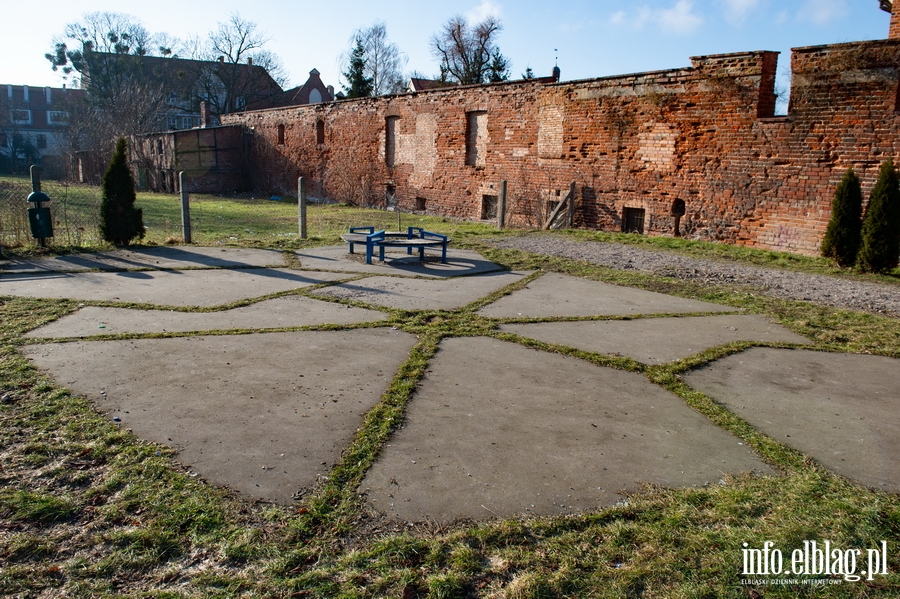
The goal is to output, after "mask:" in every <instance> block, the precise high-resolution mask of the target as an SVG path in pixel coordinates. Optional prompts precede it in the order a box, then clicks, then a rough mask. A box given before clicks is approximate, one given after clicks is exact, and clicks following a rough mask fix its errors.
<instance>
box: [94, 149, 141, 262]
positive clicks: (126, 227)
mask: <svg viewBox="0 0 900 599" xmlns="http://www.w3.org/2000/svg"><path fill="white" fill-rule="evenodd" d="M126 148H127V145H126V142H125V138H124V137H120V138H119V140H118V141H117V142H116V151H115V153H114V154H113V158H112V160H111V161H110V163H109V168H107V169H106V174H104V175H103V199H102V201H101V203H100V234H101V235H103V239H105V240H106V241H109V242H110V243H114V244H116V245H128V244H129V243H131V240H132V239H134V238H135V237H137V238H139V239H143V238H144V233H145V232H146V231H145V229H144V219H143V211H142V210H141V209H140V208H136V207H135V205H134V200H135V199H136V196H135V193H134V179H133V178H132V176H131V169H129V168H128V160H127V158H126V154H125V150H126Z"/></svg>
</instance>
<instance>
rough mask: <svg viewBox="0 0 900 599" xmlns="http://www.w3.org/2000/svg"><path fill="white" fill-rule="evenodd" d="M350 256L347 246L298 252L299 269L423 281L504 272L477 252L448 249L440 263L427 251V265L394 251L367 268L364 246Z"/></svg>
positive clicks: (402, 252) (438, 258)
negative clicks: (410, 278)
mask: <svg viewBox="0 0 900 599" xmlns="http://www.w3.org/2000/svg"><path fill="white" fill-rule="evenodd" d="M354 251H355V253H354V254H350V253H349V251H348V247H347V245H346V244H344V245H342V246H332V247H322V248H313V249H309V250H297V251H296V252H294V253H295V254H297V258H298V259H299V260H300V267H301V268H304V269H311V270H333V271H341V272H353V273H364V274H378V275H383V274H392V275H404V276H423V277H440V278H446V277H459V276H463V275H474V274H480V273H485V272H493V271H497V270H501V269H502V267H501V266H499V265H497V264H494V263H493V262H490V261H488V260H485V259H484V258H483V257H482V256H481V254H479V253H478V252H473V251H471V250H460V249H456V248H447V262H446V264H444V263H441V261H440V254H439V253H437V254H436V253H435V251H434V250H430V251H429V250H426V252H425V261H424V262H421V261H419V257H418V255H412V256H409V255H407V254H406V252H405V251H404V250H397V249H395V248H391V249H390V251H387V252H385V261H384V262H380V261H379V260H378V258H377V254H376V257H375V258H374V259H373V260H372V264H366V248H365V246H362V247H360V246H357V247H356V249H355V250H354Z"/></svg>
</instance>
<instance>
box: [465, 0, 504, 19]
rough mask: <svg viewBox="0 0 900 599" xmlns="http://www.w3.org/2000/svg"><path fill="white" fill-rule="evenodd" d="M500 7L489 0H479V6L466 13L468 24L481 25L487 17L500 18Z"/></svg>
mask: <svg viewBox="0 0 900 599" xmlns="http://www.w3.org/2000/svg"><path fill="white" fill-rule="evenodd" d="M500 8H501V7H500V5H499V4H497V3H496V2H491V0H481V4H479V5H478V6H476V7H475V8H473V9H470V10H469V11H468V12H467V13H466V19H468V20H469V22H470V23H481V22H482V21H484V20H485V19H486V18H488V17H496V18H498V19H499V18H500Z"/></svg>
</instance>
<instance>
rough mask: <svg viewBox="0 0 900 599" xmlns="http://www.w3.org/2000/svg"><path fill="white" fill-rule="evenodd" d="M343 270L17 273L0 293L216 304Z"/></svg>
mask: <svg viewBox="0 0 900 599" xmlns="http://www.w3.org/2000/svg"><path fill="white" fill-rule="evenodd" d="M345 277H346V275H342V274H338V273H327V272H323V273H313V272H301V271H297V270H289V269H286V268H277V269H276V268H240V269H230V270H229V269H215V270H165V271H158V272H157V271H145V272H116V273H110V272H86V273H56V274H39V275H34V274H18V275H6V274H4V275H3V276H2V277H0V295H21V296H26V297H51V298H52V297H57V298H72V299H84V300H97V301H116V302H141V303H148V304H157V305H163V306H218V305H221V304H227V303H229V302H234V301H237V300H242V299H247V298H251V297H260V296H262V295H267V294H269V293H275V292H276V291H288V290H290V289H298V288H301V287H308V286H310V285H317V284H320V283H327V282H331V281H337V280H340V279H341V278H345Z"/></svg>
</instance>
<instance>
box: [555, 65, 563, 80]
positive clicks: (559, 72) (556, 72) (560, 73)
mask: <svg viewBox="0 0 900 599" xmlns="http://www.w3.org/2000/svg"><path fill="white" fill-rule="evenodd" d="M560 75H562V71H560V70H559V67H558V66H557V67H553V80H554V81H556V82H557V83H559V77H560Z"/></svg>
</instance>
